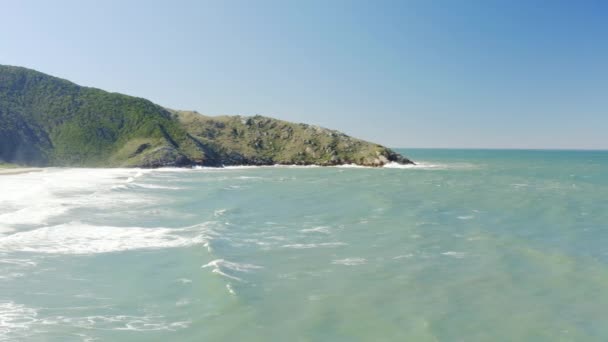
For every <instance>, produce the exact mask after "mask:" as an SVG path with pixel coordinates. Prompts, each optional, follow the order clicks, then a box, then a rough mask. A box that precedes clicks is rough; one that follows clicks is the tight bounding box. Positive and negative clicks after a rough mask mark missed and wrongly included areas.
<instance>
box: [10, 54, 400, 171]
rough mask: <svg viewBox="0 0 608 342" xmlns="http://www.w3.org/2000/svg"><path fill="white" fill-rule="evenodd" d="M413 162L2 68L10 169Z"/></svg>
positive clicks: (298, 127)
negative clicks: (31, 166)
mask: <svg viewBox="0 0 608 342" xmlns="http://www.w3.org/2000/svg"><path fill="white" fill-rule="evenodd" d="M389 161H396V162H400V163H411V162H410V161H409V160H407V159H406V158H404V157H402V156H400V155H398V154H396V153H394V152H393V151H391V150H389V149H387V148H385V147H382V146H380V145H377V144H373V143H368V142H365V141H362V140H358V139H354V138H351V137H348V136H346V135H344V134H342V133H339V132H337V131H332V130H328V129H323V128H319V127H315V126H309V125H305V124H294V123H289V122H285V121H281V120H275V119H271V118H266V117H261V116H255V117H250V118H246V117H240V116H222V117H207V116H202V115H200V114H197V113H195V112H182V111H174V110H169V109H166V108H163V107H161V106H158V105H156V104H154V103H152V102H150V101H148V100H146V99H142V98H137V97H132V96H127V95H122V94H117V93H109V92H106V91H103V90H100V89H95V88H89V87H81V86H78V85H76V84H74V83H72V82H69V81H66V80H63V79H59V78H56V77H52V76H49V75H45V74H43V73H40V72H37V71H34V70H29V69H26V68H21V67H13V66H1V65H0V163H1V162H5V163H17V164H23V165H35V166H90V167H134V166H140V167H159V166H191V165H209V166H220V165H269V164H277V163H278V164H320V165H335V164H342V163H356V164H362V165H373V166H380V165H382V164H384V163H387V162H389Z"/></svg>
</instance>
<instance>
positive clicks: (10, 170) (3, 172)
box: [0, 167, 43, 176]
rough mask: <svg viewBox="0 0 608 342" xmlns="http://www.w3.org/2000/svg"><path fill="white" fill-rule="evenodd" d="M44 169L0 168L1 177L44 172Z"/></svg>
mask: <svg viewBox="0 0 608 342" xmlns="http://www.w3.org/2000/svg"><path fill="white" fill-rule="evenodd" d="M42 170H43V169H42V168H24V167H15V168H6V169H2V168H0V176H10V175H20V174H24V173H31V172H42Z"/></svg>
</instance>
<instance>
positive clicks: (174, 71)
mask: <svg viewBox="0 0 608 342" xmlns="http://www.w3.org/2000/svg"><path fill="white" fill-rule="evenodd" d="M0 64H10V65H21V66H25V67H29V68H33V69H37V70H39V71H42V72H45V73H49V74H52V75H55V76H60V77H62V78H66V79H69V80H72V81H74V82H76V83H79V84H82V85H87V86H95V87H98V88H102V89H106V90H110V91H116V92H121V93H126V94H129V95H135V96H140V97H145V98H148V99H150V100H152V101H154V102H156V103H158V104H161V105H164V106H167V107H171V108H176V109H192V110H197V111H199V112H201V113H204V114H209V115H219V114H242V115H253V114H263V115H268V116H273V117H277V118H281V119H285V120H291V121H298V122H307V123H312V124H318V125H321V126H325V127H330V128H335V129H339V130H342V131H344V132H346V133H349V134H352V135H354V136H357V137H360V138H364V139H368V140H374V141H377V142H380V143H383V144H386V145H389V146H392V147H454V148H457V147H485V148H603V149H606V148H608V2H606V1H573V0H570V1H548V0H547V1H541V0H521V1H507V0H505V1H472V0H464V1H451V0H445V1H425V0H421V1H406V0H403V1H337V0H336V1H333V0H324V1H308V0H307V1H299V0H298V1H296V0H292V1H289V0H283V1H168V0H167V1H162V2H161V1H109V0H105V1H82V0H79V1H22V0H20V1H4V2H3V3H2V7H1V9H0Z"/></svg>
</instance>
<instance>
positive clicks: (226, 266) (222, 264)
mask: <svg viewBox="0 0 608 342" xmlns="http://www.w3.org/2000/svg"><path fill="white" fill-rule="evenodd" d="M210 267H211V268H213V271H211V272H213V273H216V274H219V275H221V276H223V277H226V278H229V279H232V280H236V281H239V282H242V281H243V279H241V278H239V277H237V276H235V275H233V273H235V272H243V273H249V272H251V271H252V270H256V269H260V268H262V266H258V265H253V264H240V263H236V262H232V261H227V260H224V259H216V260H213V261H210V262H209V263H207V264H205V265H203V266H202V267H201V268H210Z"/></svg>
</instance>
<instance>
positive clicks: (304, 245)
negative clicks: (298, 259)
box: [282, 242, 347, 249]
mask: <svg viewBox="0 0 608 342" xmlns="http://www.w3.org/2000/svg"><path fill="white" fill-rule="evenodd" d="M346 245H347V243H344V242H322V243H294V244H289V245H283V246H282V247H284V248H294V249H309V248H318V247H340V246H346Z"/></svg>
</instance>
